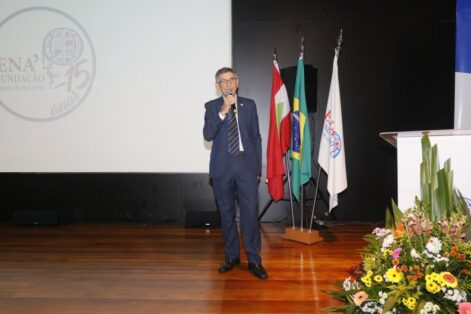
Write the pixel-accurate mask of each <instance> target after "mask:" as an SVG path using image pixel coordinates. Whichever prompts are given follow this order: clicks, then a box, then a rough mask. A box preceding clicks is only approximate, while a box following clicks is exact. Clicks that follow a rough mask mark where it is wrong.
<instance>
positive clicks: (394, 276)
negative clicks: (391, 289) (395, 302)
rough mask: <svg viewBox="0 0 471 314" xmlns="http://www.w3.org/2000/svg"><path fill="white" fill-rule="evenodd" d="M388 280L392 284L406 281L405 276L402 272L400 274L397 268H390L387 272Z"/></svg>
mask: <svg viewBox="0 0 471 314" xmlns="http://www.w3.org/2000/svg"><path fill="white" fill-rule="evenodd" d="M385 275H386V278H387V279H388V280H389V281H390V282H394V283H396V282H399V281H401V280H402V279H404V275H403V274H402V273H400V272H398V271H397V270H396V269H395V268H389V269H388V270H387V271H386V274H385Z"/></svg>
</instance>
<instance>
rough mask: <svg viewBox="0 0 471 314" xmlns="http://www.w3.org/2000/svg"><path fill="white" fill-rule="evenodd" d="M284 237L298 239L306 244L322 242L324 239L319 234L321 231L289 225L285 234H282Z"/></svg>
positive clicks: (292, 239)
mask: <svg viewBox="0 0 471 314" xmlns="http://www.w3.org/2000/svg"><path fill="white" fill-rule="evenodd" d="M281 237H282V238H283V239H286V240H291V241H297V242H301V243H304V244H313V243H316V242H321V241H323V240H324V239H323V238H322V237H321V236H319V231H317V230H308V229H300V228H293V227H287V228H286V229H285V234H284V235H282V236H281Z"/></svg>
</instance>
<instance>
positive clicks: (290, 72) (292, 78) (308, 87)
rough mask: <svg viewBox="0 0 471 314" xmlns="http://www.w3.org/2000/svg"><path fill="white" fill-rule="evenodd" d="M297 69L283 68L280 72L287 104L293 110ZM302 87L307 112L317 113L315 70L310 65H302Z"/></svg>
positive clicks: (294, 67)
mask: <svg viewBox="0 0 471 314" xmlns="http://www.w3.org/2000/svg"><path fill="white" fill-rule="evenodd" d="M296 71H297V67H296V66H293V67H289V68H283V69H281V70H280V73H281V78H282V79H283V82H284V83H285V86H286V91H287V92H288V97H289V103H290V106H291V109H293V97H294V85H295V83H296ZM304 87H305V91H306V103H307V111H308V112H316V111H317V69H316V68H314V67H313V66H312V65H309V64H305V65H304Z"/></svg>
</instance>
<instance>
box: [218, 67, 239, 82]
mask: <svg viewBox="0 0 471 314" xmlns="http://www.w3.org/2000/svg"><path fill="white" fill-rule="evenodd" d="M228 72H231V73H234V75H235V77H237V72H236V71H235V70H234V69H232V68H227V67H224V68H220V69H219V70H217V72H216V75H215V78H216V83H219V82H218V79H219V76H221V75H222V74H224V73H228Z"/></svg>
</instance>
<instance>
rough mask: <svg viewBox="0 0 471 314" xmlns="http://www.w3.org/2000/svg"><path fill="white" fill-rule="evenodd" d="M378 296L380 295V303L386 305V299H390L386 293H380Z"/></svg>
mask: <svg viewBox="0 0 471 314" xmlns="http://www.w3.org/2000/svg"><path fill="white" fill-rule="evenodd" d="M378 295H379V303H380V304H382V305H384V303H386V299H387V298H388V294H387V293H386V292H383V291H380V292H379V293H378Z"/></svg>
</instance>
